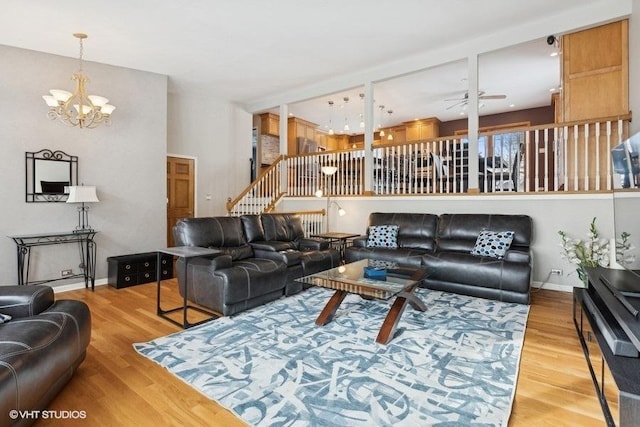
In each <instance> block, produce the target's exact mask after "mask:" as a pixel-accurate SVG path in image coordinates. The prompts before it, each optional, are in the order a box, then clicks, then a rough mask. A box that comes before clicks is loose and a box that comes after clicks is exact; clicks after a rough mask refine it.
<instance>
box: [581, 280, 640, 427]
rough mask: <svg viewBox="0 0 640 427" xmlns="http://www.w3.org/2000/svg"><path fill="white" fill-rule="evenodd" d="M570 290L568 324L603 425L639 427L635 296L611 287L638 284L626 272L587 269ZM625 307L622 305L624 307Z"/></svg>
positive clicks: (639, 323) (639, 322)
mask: <svg viewBox="0 0 640 427" xmlns="http://www.w3.org/2000/svg"><path fill="white" fill-rule="evenodd" d="M588 276H589V286H588V287H587V288H586V289H582V288H574V290H573V320H574V323H575V326H576V329H577V331H578V336H579V338H580V343H581V345H582V350H583V352H584V355H585V358H586V361H587V365H588V366H589V372H590V373H591V379H592V380H593V385H594V387H595V391H596V395H597V397H598V400H599V401H600V406H601V407H602V412H603V414H604V417H605V421H606V423H607V425H608V426H621V427H631V426H638V425H640V357H638V355H639V354H638V350H639V349H640V315H634V313H633V311H634V310H640V297H632V296H628V295H627V296H625V295H622V294H620V293H619V292H617V288H616V286H617V287H619V288H625V287H626V286H623V285H624V284H625V283H627V284H628V283H629V281H633V280H636V281H637V280H638V279H637V278H636V277H635V276H634V275H633V274H631V273H630V272H628V271H626V270H610V269H606V268H592V269H588ZM625 305H626V306H627V307H625Z"/></svg>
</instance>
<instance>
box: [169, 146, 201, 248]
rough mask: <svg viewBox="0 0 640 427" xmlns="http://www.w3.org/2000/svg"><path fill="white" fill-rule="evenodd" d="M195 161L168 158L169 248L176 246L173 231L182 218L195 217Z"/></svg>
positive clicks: (191, 159)
mask: <svg viewBox="0 0 640 427" xmlns="http://www.w3.org/2000/svg"><path fill="white" fill-rule="evenodd" d="M195 163H196V162H195V159H193V158H185V157H175V156H167V246H168V247H171V246H175V242H174V240H173V233H172V229H173V226H174V225H175V224H176V222H177V221H178V220H179V219H180V218H193V217H194V216H195V209H194V200H195Z"/></svg>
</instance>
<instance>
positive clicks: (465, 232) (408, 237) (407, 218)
mask: <svg viewBox="0 0 640 427" xmlns="http://www.w3.org/2000/svg"><path fill="white" fill-rule="evenodd" d="M368 225H369V227H367V230H370V226H380V225H396V226H397V247H393V248H390V247H375V246H371V245H368V244H367V243H368V241H369V240H368V239H369V235H368V234H367V235H365V236H362V237H358V238H356V239H354V241H353V245H352V246H351V247H349V248H347V249H346V253H345V258H346V261H347V262H353V261H357V260H360V259H364V258H371V259H379V260H386V261H394V262H398V263H401V264H409V265H413V266H422V267H426V269H427V270H428V272H429V273H428V276H427V279H426V280H425V282H424V286H425V287H426V288H430V289H436V290H443V291H448V292H455V293H460V294H465V295H471V296H477V297H482V298H490V299H494V300H499V301H507V302H516V303H522V304H528V303H529V290H530V287H531V269H532V254H531V251H530V246H531V239H532V232H533V224H532V220H531V218H530V217H529V216H527V215H489V214H443V215H439V216H438V215H433V214H421V213H382V212H376V213H372V214H370V215H369V224H368ZM483 230H492V231H512V232H513V241H512V243H511V246H510V247H509V249H508V250H507V251H506V254H505V255H504V256H503V257H502V258H494V257H489V256H479V255H473V254H471V251H472V249H473V248H474V246H475V244H476V240H477V238H478V236H479V235H480V233H481V232H482V231H483Z"/></svg>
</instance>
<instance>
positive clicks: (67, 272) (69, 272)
mask: <svg viewBox="0 0 640 427" xmlns="http://www.w3.org/2000/svg"><path fill="white" fill-rule="evenodd" d="M60 276H61V277H67V276H73V270H71V269H69V270H62V271H61V272H60Z"/></svg>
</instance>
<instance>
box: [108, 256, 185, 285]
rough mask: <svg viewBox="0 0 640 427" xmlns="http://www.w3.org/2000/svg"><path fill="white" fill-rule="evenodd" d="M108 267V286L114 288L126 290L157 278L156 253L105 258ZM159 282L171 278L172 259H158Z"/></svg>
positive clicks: (168, 257) (165, 257) (166, 257)
mask: <svg viewBox="0 0 640 427" xmlns="http://www.w3.org/2000/svg"><path fill="white" fill-rule="evenodd" d="M107 263H108V266H109V269H108V273H109V285H110V286H113V287H114V288H117V289H120V288H126V287H129V286H134V285H140V284H143V283H149V282H155V281H157V280H158V277H157V270H158V269H157V265H156V263H157V256H156V252H147V253H141V254H131V255H120V256H112V257H109V258H107ZM160 264H161V269H160V270H159V271H160V280H166V279H171V278H172V277H173V257H172V256H170V255H164V256H162V257H161V258H160Z"/></svg>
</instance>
